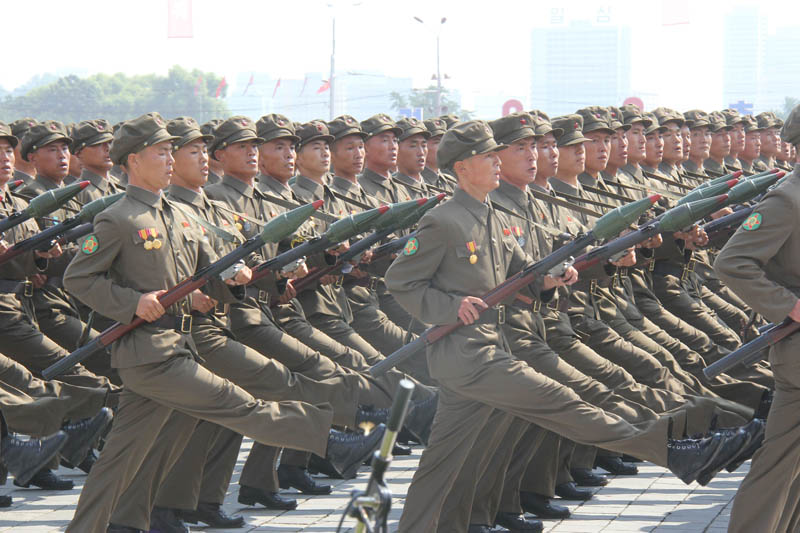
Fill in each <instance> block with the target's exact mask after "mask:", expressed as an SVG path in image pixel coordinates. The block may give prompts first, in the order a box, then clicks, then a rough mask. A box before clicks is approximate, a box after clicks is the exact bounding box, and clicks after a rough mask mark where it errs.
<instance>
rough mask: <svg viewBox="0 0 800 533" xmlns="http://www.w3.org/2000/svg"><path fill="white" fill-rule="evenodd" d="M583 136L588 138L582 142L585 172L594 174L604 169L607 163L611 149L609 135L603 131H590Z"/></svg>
mask: <svg viewBox="0 0 800 533" xmlns="http://www.w3.org/2000/svg"><path fill="white" fill-rule="evenodd" d="M584 137H586V138H588V139H589V142H587V143H584V145H585V148H586V163H585V165H586V172H591V173H592V174H596V173H597V172H600V171H601V170H605V168H606V165H607V164H608V154H609V152H610V151H611V135H610V134H609V133H608V132H605V131H590V132H589V133H586V134H585V135H584Z"/></svg>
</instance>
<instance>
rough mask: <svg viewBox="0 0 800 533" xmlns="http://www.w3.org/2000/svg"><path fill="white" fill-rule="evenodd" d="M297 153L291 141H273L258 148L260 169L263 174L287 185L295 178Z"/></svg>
mask: <svg viewBox="0 0 800 533" xmlns="http://www.w3.org/2000/svg"><path fill="white" fill-rule="evenodd" d="M296 159H297V152H295V150H294V144H293V143H292V140H291V139H273V140H271V141H269V142H265V143H264V144H262V145H261V146H259V147H258V168H259V170H261V173H262V174H265V175H267V176H272V177H273V178H275V179H276V180H278V181H281V182H283V183H286V182H287V181H289V179H290V178H291V177H292V176H294V165H295V160H296Z"/></svg>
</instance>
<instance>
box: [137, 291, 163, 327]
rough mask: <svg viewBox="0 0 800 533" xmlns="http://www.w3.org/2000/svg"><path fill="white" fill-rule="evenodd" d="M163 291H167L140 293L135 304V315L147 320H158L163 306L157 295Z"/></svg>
mask: <svg viewBox="0 0 800 533" xmlns="http://www.w3.org/2000/svg"><path fill="white" fill-rule="evenodd" d="M165 292H167V291H165V290H160V291H153V292H146V293H144V294H142V296H141V297H140V298H139V303H138V304H136V316H138V317H139V318H143V319H144V320H146V321H148V322H153V321H154V320H158V319H159V318H160V317H161V315H163V314H164V307H162V305H161V304H160V303H159V301H158V297H159V296H161V295H162V294H164V293H165Z"/></svg>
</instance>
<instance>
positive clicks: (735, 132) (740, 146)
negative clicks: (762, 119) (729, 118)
mask: <svg viewBox="0 0 800 533" xmlns="http://www.w3.org/2000/svg"><path fill="white" fill-rule="evenodd" d="M742 150H744V124H742V123H741V122H740V123H738V124H736V125H734V126H733V128H732V129H731V155H734V154H738V153H739V152H741V151H742Z"/></svg>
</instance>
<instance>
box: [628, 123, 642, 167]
mask: <svg viewBox="0 0 800 533" xmlns="http://www.w3.org/2000/svg"><path fill="white" fill-rule="evenodd" d="M625 138H626V139H627V140H628V161H630V162H631V163H638V162H639V161H642V160H643V159H644V156H645V150H646V149H647V139H645V137H644V126H643V125H642V124H641V123H636V124H634V125H633V126H631V129H629V130H628V131H627V132H625Z"/></svg>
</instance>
